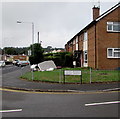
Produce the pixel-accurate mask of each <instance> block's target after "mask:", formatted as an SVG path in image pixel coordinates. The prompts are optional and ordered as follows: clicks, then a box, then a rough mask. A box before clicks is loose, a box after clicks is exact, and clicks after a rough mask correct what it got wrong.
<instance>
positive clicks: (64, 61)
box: [44, 52, 73, 67]
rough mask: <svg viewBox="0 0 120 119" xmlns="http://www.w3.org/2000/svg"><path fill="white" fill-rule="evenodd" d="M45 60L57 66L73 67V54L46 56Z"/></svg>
mask: <svg viewBox="0 0 120 119" xmlns="http://www.w3.org/2000/svg"><path fill="white" fill-rule="evenodd" d="M44 60H45V61H47V60H53V61H54V62H55V64H56V65H57V66H62V67H72V62H73V58H72V54H71V53H68V52H60V53H49V54H44Z"/></svg>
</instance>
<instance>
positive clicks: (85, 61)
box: [84, 50, 88, 64]
mask: <svg viewBox="0 0 120 119" xmlns="http://www.w3.org/2000/svg"><path fill="white" fill-rule="evenodd" d="M86 55H87V59H86ZM84 63H85V64H87V63H88V51H87V50H85V51H84Z"/></svg>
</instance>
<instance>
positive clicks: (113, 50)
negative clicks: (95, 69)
mask: <svg viewBox="0 0 120 119" xmlns="http://www.w3.org/2000/svg"><path fill="white" fill-rule="evenodd" d="M109 50H112V56H109ZM115 50H120V48H107V58H120V57H115V56H114V53H116V52H120V51H115Z"/></svg>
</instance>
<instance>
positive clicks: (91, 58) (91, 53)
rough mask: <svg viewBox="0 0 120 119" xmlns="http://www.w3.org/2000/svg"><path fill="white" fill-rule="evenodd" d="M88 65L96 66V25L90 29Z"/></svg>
mask: <svg viewBox="0 0 120 119" xmlns="http://www.w3.org/2000/svg"><path fill="white" fill-rule="evenodd" d="M87 32H88V66H89V67H92V68H96V60H95V58H96V56H95V25H94V26H92V27H91V28H89V29H88V31H87Z"/></svg>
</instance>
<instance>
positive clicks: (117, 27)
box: [107, 22, 120, 32]
mask: <svg viewBox="0 0 120 119" xmlns="http://www.w3.org/2000/svg"><path fill="white" fill-rule="evenodd" d="M107 31H108V32H120V22H107Z"/></svg>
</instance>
